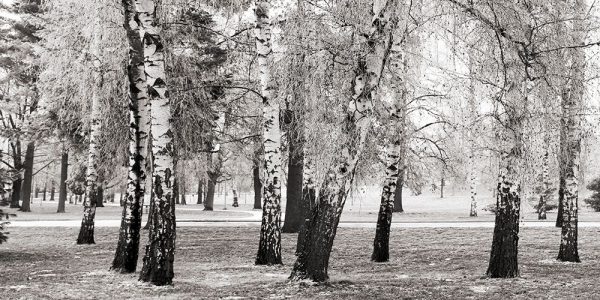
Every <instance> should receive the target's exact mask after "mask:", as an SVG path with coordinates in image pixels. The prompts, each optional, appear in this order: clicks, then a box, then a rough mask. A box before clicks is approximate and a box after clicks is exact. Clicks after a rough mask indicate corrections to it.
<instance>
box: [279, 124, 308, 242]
mask: <svg viewBox="0 0 600 300" xmlns="http://www.w3.org/2000/svg"><path fill="white" fill-rule="evenodd" d="M292 118H293V117H292ZM291 134H292V133H288V136H289V135H291ZM288 144H289V155H288V184H287V192H286V197H287V202H286V207H285V220H284V222H283V227H282V228H281V231H283V232H285V233H296V232H298V231H299V230H300V226H302V223H303V222H304V214H303V213H302V174H303V169H304V155H303V149H302V148H301V147H302V146H301V145H299V144H298V143H297V141H294V139H293V138H290V139H289V142H288Z"/></svg>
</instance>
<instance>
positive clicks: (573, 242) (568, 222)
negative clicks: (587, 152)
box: [558, 0, 586, 262]
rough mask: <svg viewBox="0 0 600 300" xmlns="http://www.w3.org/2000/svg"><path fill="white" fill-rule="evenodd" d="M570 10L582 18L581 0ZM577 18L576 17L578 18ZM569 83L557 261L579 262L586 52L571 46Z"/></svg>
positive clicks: (580, 34) (578, 35) (579, 32)
mask: <svg viewBox="0 0 600 300" xmlns="http://www.w3.org/2000/svg"><path fill="white" fill-rule="evenodd" d="M572 5H573V10H574V11H575V13H576V14H577V15H579V16H581V18H583V17H584V16H585V14H586V5H585V3H584V1H583V0H576V1H574V3H573V4H572ZM578 20H579V19H578ZM578 20H575V21H574V23H575V25H574V27H575V30H574V31H573V32H574V40H575V41H577V42H578V43H580V44H583V42H584V39H585V29H584V25H583V22H582V21H578ZM570 54H571V62H570V66H569V67H570V72H571V76H570V83H569V85H570V86H569V90H568V92H567V93H565V95H564V96H563V98H562V103H561V104H562V105H561V108H562V116H563V118H562V119H563V121H562V122H561V123H562V124H561V125H562V126H564V127H565V129H564V130H565V143H564V146H565V148H564V149H562V150H564V152H561V153H560V155H561V156H563V159H562V160H561V163H562V164H561V166H560V168H561V170H563V175H564V180H565V182H564V190H563V193H564V195H563V200H562V204H563V211H562V215H561V217H562V224H561V225H562V227H561V238H560V249H559V253H558V260H560V261H569V262H580V260H579V251H578V247H577V244H578V228H577V227H578V224H577V223H578V200H579V193H578V190H579V181H580V178H579V177H580V175H581V174H580V167H579V162H580V158H581V136H582V135H581V117H580V114H581V103H582V99H583V94H584V92H585V87H584V85H583V84H584V80H585V79H584V72H585V71H584V70H585V65H586V55H585V52H584V51H583V49H571V50H570Z"/></svg>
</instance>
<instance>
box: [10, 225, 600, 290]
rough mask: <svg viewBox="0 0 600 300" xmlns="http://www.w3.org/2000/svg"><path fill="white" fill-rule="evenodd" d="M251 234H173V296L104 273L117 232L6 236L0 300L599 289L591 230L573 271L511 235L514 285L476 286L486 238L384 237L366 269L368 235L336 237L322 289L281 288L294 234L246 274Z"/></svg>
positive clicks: (344, 232) (484, 234)
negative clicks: (385, 249)
mask: <svg viewBox="0 0 600 300" xmlns="http://www.w3.org/2000/svg"><path fill="white" fill-rule="evenodd" d="M258 230H259V229H258V228H180V229H179V230H178V236H177V238H178V241H177V253H176V256H177V257H176V266H175V268H176V274H175V275H176V277H175V284H174V286H173V287H160V288H158V287H152V286H149V285H146V284H142V283H139V282H138V281H137V275H121V274H115V273H113V272H111V271H109V270H108V267H109V265H110V262H111V260H112V256H113V251H114V250H113V249H114V246H115V243H116V236H117V231H118V229H117V228H98V229H97V232H96V241H97V244H96V245H89V246H78V245H75V243H74V241H75V237H76V233H77V229H76V228H12V231H11V234H10V239H9V242H8V243H7V244H3V245H1V246H0V282H2V286H0V295H2V299H19V298H24V299H57V298H60V299H109V298H113V299H127V298H137V299H147V298H166V299H201V298H206V299H212V298H230V299H232V298H236V297H240V298H242V299H246V298H294V299H296V298H329V299H332V298H353V299H379V298H394V299H397V298H428V299H444V298H448V299H457V298H461V299H469V298H486V299H506V298H571V297H581V298H583V299H592V298H595V297H597V295H598V292H600V287H597V285H596V281H597V278H598V277H599V276H600V263H599V254H600V241H599V240H598V239H597V238H596V236H598V233H599V232H600V230H599V229H582V230H581V233H580V236H581V238H580V248H581V258H582V261H583V262H582V263H580V264H568V263H558V262H556V261H555V260H554V258H555V256H556V253H557V247H558V243H559V234H558V230H557V229H554V228H527V229H524V230H522V232H521V246H520V267H521V274H522V276H521V278H518V279H509V280H498V279H486V278H484V277H483V274H484V272H485V269H486V267H487V259H488V255H489V254H488V250H489V246H490V244H491V229H452V228H448V229H402V230H395V231H394V232H393V233H392V252H391V255H392V260H391V261H390V262H389V263H383V264H375V263H372V262H370V261H369V257H370V252H371V241H372V237H373V232H372V231H373V230H367V229H347V228H341V229H340V230H339V233H338V237H337V239H336V243H335V245H334V250H333V254H332V258H331V266H330V276H331V283H329V284H325V285H318V286H313V285H310V284H306V283H300V284H299V283H288V282H287V276H288V275H289V272H290V270H291V266H292V264H293V262H294V256H293V250H294V247H295V238H296V236H295V235H284V237H283V248H284V249H283V256H284V265H283V266H275V267H264V266H254V264H253V261H254V255H255V251H256V248H257V245H258V241H257V237H258Z"/></svg>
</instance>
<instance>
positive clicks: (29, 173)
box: [19, 142, 35, 212]
mask: <svg viewBox="0 0 600 300" xmlns="http://www.w3.org/2000/svg"><path fill="white" fill-rule="evenodd" d="M34 153H35V143H34V142H29V143H28V144H27V148H26V150H25V162H24V164H23V167H24V168H25V176H24V180H23V203H22V204H21V208H20V209H19V210H20V211H22V212H31V186H32V184H33V155H34Z"/></svg>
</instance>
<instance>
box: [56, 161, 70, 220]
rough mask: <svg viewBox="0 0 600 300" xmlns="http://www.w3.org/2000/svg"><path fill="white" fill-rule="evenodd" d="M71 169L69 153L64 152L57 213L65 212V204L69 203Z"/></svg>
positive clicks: (61, 162)
mask: <svg viewBox="0 0 600 300" xmlns="http://www.w3.org/2000/svg"><path fill="white" fill-rule="evenodd" d="M68 168H69V152H67V151H66V150H64V151H63V153H62V156H61V158H60V190H59V194H58V209H57V210H56V212H57V213H64V212H65V202H66V201H67V176H68Z"/></svg>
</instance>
